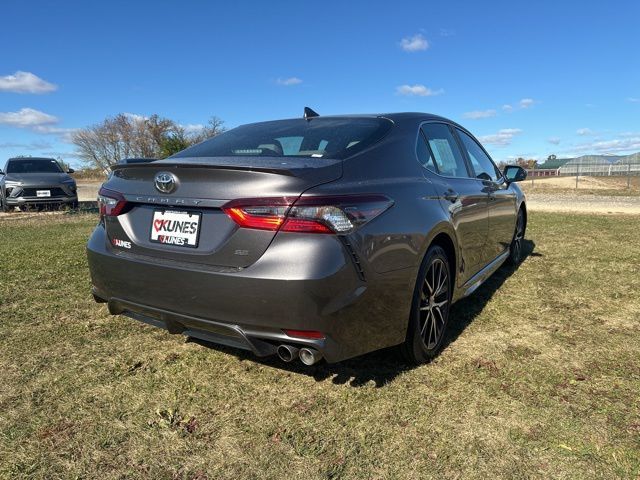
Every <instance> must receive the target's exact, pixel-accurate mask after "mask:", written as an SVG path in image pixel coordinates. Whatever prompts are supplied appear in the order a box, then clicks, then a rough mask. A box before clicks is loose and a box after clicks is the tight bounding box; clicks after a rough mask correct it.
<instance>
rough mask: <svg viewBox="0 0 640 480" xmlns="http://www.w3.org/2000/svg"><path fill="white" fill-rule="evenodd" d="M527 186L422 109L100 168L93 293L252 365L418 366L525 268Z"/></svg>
mask: <svg viewBox="0 0 640 480" xmlns="http://www.w3.org/2000/svg"><path fill="white" fill-rule="evenodd" d="M525 177H526V172H525V171H524V170H523V169H522V168H520V167H517V166H508V167H507V168H506V169H505V171H504V173H503V172H500V171H499V170H498V168H497V167H496V166H495V164H494V162H493V161H492V160H491V158H490V156H489V155H488V154H487V153H486V151H485V150H484V148H482V146H481V145H480V143H478V141H477V140H476V139H475V138H474V137H473V136H472V135H471V134H470V133H469V132H468V131H467V130H465V129H464V128H463V127H461V126H460V125H458V124H456V123H454V122H452V121H450V120H447V119H445V118H442V117H438V116H434V115H429V114H423V113H396V114H387V115H357V116H356V115H354V116H327V117H324V116H317V114H315V112H313V111H311V110H307V111H306V114H305V118H300V119H290V120H279V121H271V122H263V123H255V124H250V125H245V126H241V127H238V128H235V129H232V130H229V131H227V132H225V133H223V134H221V135H219V136H217V137H214V138H213V139H210V140H208V141H205V142H203V143H200V144H198V145H195V146H193V147H190V148H188V149H186V150H184V151H182V152H180V153H178V154H176V155H174V156H173V157H170V158H168V159H165V160H159V161H155V162H152V163H146V164H133V165H117V166H115V167H114V168H113V173H112V175H111V177H110V178H109V180H108V181H107V182H105V183H104V185H103V186H102V188H101V189H100V193H99V198H98V201H99V206H100V222H99V224H98V225H97V227H96V229H95V231H94V232H93V234H92V236H91V238H90V240H89V243H88V249H87V251H88V258H89V267H90V270H91V278H92V283H93V295H94V297H95V299H96V301H98V302H107V303H108V308H109V311H110V312H111V313H112V314H124V315H128V316H130V317H132V318H135V319H137V320H141V321H143V322H147V323H149V324H152V325H156V326H159V327H162V328H165V329H167V330H168V331H169V332H172V333H182V334H185V335H188V336H192V337H197V338H200V339H205V340H208V341H212V342H217V343H220V344H224V345H230V346H233V347H237V348H244V349H249V350H251V351H253V352H254V353H255V354H256V355H259V356H266V355H273V354H278V355H279V356H280V358H281V359H283V360H285V361H292V360H295V359H298V358H299V359H300V360H301V361H302V362H303V363H305V364H307V365H311V364H314V363H316V362H317V361H319V360H320V359H322V358H324V359H326V361H327V362H338V361H341V360H344V359H347V358H350V357H354V356H356V355H361V354H364V353H367V352H371V351H373V350H377V349H380V348H383V347H389V346H393V345H401V349H402V351H403V353H404V355H405V356H406V358H407V359H408V360H410V361H412V362H416V363H421V362H425V361H427V360H429V359H430V358H432V357H434V356H435V355H436V354H437V352H438V351H439V349H440V348H441V346H442V344H443V339H444V337H445V332H446V330H447V326H448V323H449V311H450V307H451V304H452V303H453V302H455V301H457V300H459V299H461V298H463V297H465V296H467V295H469V294H471V293H472V292H473V291H474V290H476V289H477V288H478V286H479V285H481V284H482V283H483V282H484V281H485V280H486V279H487V278H488V277H489V276H490V275H491V274H492V273H493V272H495V271H496V269H497V268H498V267H500V265H501V264H503V262H505V261H507V260H510V261H511V262H513V263H516V264H517V263H518V262H519V261H520V259H521V256H522V241H523V238H524V234H525V228H526V222H527V210H526V203H525V197H524V195H523V193H522V191H521V190H520V188H518V186H517V185H516V184H515V183H514V182H517V181H520V180H523V179H524V178H525Z"/></svg>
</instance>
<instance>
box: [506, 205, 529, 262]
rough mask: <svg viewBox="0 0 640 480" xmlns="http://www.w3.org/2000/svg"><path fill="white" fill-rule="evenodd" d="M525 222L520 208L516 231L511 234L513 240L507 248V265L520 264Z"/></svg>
mask: <svg viewBox="0 0 640 480" xmlns="http://www.w3.org/2000/svg"><path fill="white" fill-rule="evenodd" d="M525 228H526V226H525V221H524V211H523V210H522V208H521V209H520V210H518V218H517V219H516V229H515V232H514V233H513V239H512V240H511V245H510V246H509V263H510V264H511V265H514V266H516V265H520V262H522V259H523V254H522V250H523V247H524V232H525Z"/></svg>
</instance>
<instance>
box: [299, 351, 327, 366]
mask: <svg viewBox="0 0 640 480" xmlns="http://www.w3.org/2000/svg"><path fill="white" fill-rule="evenodd" d="M320 360H322V353H321V352H319V351H318V350H316V349H315V348H301V349H300V361H301V362H302V363H304V364H305V365H313V364H314V363H318V362H319V361H320Z"/></svg>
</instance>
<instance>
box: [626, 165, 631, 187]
mask: <svg viewBox="0 0 640 480" xmlns="http://www.w3.org/2000/svg"><path fill="white" fill-rule="evenodd" d="M630 188H631V160H629V165H627V190H629V189H630Z"/></svg>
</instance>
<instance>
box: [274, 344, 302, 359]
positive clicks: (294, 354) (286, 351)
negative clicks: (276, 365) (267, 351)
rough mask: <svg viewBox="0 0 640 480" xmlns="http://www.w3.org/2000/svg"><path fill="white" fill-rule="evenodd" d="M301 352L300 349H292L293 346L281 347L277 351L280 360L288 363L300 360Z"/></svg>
mask: <svg viewBox="0 0 640 480" xmlns="http://www.w3.org/2000/svg"><path fill="white" fill-rule="evenodd" d="M299 351H300V349H298V348H297V347H292V346H291V345H280V346H279V347H278V349H277V350H276V352H277V354H278V357H279V358H280V360H282V361H283V362H287V363H289V362H292V361H294V360H295V359H296V358H298V353H299Z"/></svg>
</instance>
